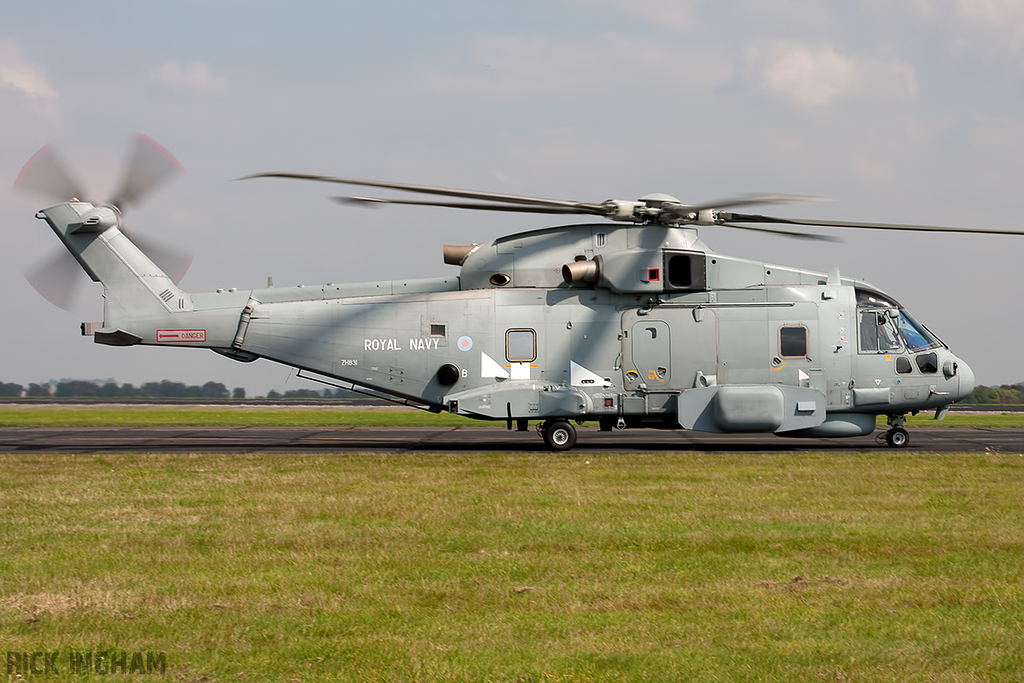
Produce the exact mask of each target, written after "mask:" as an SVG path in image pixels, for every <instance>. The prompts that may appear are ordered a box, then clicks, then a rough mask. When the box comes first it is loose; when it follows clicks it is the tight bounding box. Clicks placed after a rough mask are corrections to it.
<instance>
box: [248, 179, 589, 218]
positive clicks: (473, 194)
mask: <svg viewBox="0 0 1024 683" xmlns="http://www.w3.org/2000/svg"><path fill="white" fill-rule="evenodd" d="M252 178H294V179H297V180H317V181H321V182H326V183H341V184H343V185H365V186H367V187H381V188H385V189H388V190H402V191H404V192H418V193H420V194H435V195H441V196H443V197H459V198H461V199H476V200H479V201H484V202H504V203H506V204H525V205H534V206H557V207H563V208H567V209H576V208H583V209H589V211H587V213H596V214H598V215H600V213H601V212H602V209H601V205H600V204H587V203H584V202H572V201H566V200H564V199H543V198H541V197H523V196H520V195H514V194H500V193H497V192H480V191H477V190H456V189H453V188H449V187H432V186H430V185H409V184H406V183H389V182H385V181H381V180H358V179H355V178H335V177H333V176H325V175H315V174H311V173H278V172H274V173H254V174H252V175H247V176H243V177H241V178H238V180H249V179H252ZM392 203H396V204H397V203H399V202H392ZM460 208H461V207H460ZM473 208H477V207H473ZM480 208H483V209H486V208H487V207H485V206H481V207H480ZM498 210H499V211H501V209H498ZM567 213H572V212H567ZM581 213H582V212H581Z"/></svg>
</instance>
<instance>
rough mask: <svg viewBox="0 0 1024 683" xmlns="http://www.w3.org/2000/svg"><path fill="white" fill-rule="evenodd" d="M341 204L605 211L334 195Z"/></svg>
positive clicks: (576, 211) (520, 211) (524, 211)
mask: <svg viewBox="0 0 1024 683" xmlns="http://www.w3.org/2000/svg"><path fill="white" fill-rule="evenodd" d="M334 200H335V201H336V202H338V203H339V204H359V205H364V206H365V205H370V206H373V205H375V204H404V205H409V206H440V207H444V208H448V209H476V210H480V211H514V212H517V213H555V214H591V215H598V216H603V215H605V213H606V212H605V211H593V210H590V209H585V208H583V207H566V206H529V205H525V204H507V205H502V204H477V203H473V202H422V201H416V200H413V199H378V198H376V197H334Z"/></svg>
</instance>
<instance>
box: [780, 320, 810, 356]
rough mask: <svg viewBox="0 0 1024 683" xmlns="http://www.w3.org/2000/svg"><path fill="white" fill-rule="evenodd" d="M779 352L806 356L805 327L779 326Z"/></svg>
mask: <svg viewBox="0 0 1024 683" xmlns="http://www.w3.org/2000/svg"><path fill="white" fill-rule="evenodd" d="M779 353H780V354H781V355H782V356H784V357H785V356H790V357H793V356H806V355H807V328H806V327H803V326H800V327H780V328H779Z"/></svg>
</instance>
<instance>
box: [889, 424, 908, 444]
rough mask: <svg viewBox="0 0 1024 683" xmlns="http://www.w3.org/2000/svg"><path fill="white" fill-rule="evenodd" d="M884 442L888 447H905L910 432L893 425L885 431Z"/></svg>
mask: <svg viewBox="0 0 1024 683" xmlns="http://www.w3.org/2000/svg"><path fill="white" fill-rule="evenodd" d="M885 443H887V444H888V445H889V448H906V447H907V444H909V443H910V434H909V433H908V432H907V430H906V429H904V428H903V427H893V428H892V429H890V430H889V431H887V432H886V433H885Z"/></svg>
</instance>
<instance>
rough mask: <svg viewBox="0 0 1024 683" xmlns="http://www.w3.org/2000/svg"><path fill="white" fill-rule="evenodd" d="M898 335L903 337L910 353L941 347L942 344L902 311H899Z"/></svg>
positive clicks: (925, 328) (908, 314)
mask: <svg viewBox="0 0 1024 683" xmlns="http://www.w3.org/2000/svg"><path fill="white" fill-rule="evenodd" d="M900 334H901V335H903V341H905V342H906V343H907V349H909V350H910V351H921V350H923V349H932V348H935V347H936V346H942V342H940V341H939V340H938V339H936V338H935V336H934V335H932V333H931V332H929V331H928V328H927V327H925V326H924V325H922V324H921V323H919V322H917V321H916V320H914V317H913V316H912V315H910V313H908V312H907V311H904V310H900Z"/></svg>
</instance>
